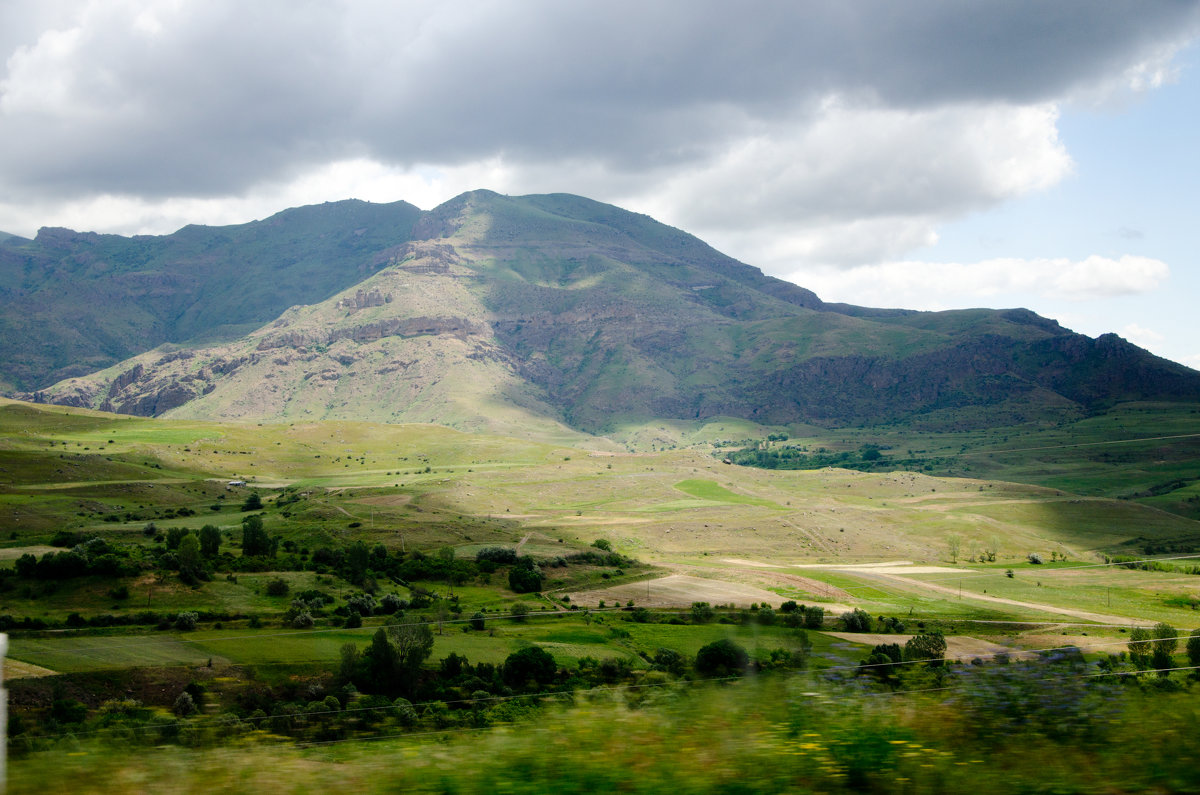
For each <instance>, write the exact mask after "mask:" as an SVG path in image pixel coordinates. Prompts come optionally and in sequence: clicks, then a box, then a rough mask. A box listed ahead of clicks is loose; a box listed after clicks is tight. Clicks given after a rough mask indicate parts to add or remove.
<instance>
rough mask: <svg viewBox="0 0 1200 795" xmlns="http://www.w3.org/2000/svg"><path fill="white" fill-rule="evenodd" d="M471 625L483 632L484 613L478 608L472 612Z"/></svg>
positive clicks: (472, 627)
mask: <svg viewBox="0 0 1200 795" xmlns="http://www.w3.org/2000/svg"><path fill="white" fill-rule="evenodd" d="M470 626H471V629H473V630H475V631H477V632H482V631H483V628H484V620H483V613H481V612H479V611H478V610H476V611H475V612H474V613H472V614H471V622H470Z"/></svg>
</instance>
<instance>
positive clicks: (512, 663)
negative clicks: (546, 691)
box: [503, 646, 558, 687]
mask: <svg viewBox="0 0 1200 795" xmlns="http://www.w3.org/2000/svg"><path fill="white" fill-rule="evenodd" d="M503 671H504V673H503V676H504V682H505V684H507V685H508V686H510V687H516V686H520V685H523V684H525V683H527V682H530V681H533V682H536V683H538V684H549V683H550V682H553V681H554V676H555V674H556V673H558V666H557V665H556V664H555V662H554V658H553V657H551V656H550V653H549V652H547V651H546V650H545V649H543V648H542V647H541V646H527V647H525V648H524V649H519V650H517V651H515V652H513V653H512V654H510V655H508V657H507V658H506V659H505V660H504V669H503Z"/></svg>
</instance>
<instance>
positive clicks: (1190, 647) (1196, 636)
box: [1185, 629, 1200, 665]
mask: <svg viewBox="0 0 1200 795" xmlns="http://www.w3.org/2000/svg"><path fill="white" fill-rule="evenodd" d="M1185 648H1186V650H1187V656H1188V665H1200V629H1194V630H1192V634H1191V635H1188V639H1187V646H1186V647H1185Z"/></svg>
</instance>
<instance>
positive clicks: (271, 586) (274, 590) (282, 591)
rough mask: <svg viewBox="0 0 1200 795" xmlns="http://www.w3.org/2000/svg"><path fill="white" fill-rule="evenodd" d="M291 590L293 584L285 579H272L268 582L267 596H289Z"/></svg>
mask: <svg viewBox="0 0 1200 795" xmlns="http://www.w3.org/2000/svg"><path fill="white" fill-rule="evenodd" d="M290 590H291V586H289V585H288V584H287V580H284V579H278V580H271V581H270V582H269V583H267V596H287V594H288V591H290Z"/></svg>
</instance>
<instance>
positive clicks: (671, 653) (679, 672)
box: [654, 648, 687, 676]
mask: <svg viewBox="0 0 1200 795" xmlns="http://www.w3.org/2000/svg"><path fill="white" fill-rule="evenodd" d="M686 665H687V660H685V659H684V657H683V655H682V654H680V653H679V652H677V651H675V650H674V649H667V648H661V649H659V650H658V651H656V652H654V669H655V670H658V671H666V672H667V673H669V674H674V675H675V676H683V670H684V668H685V667H686Z"/></svg>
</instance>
